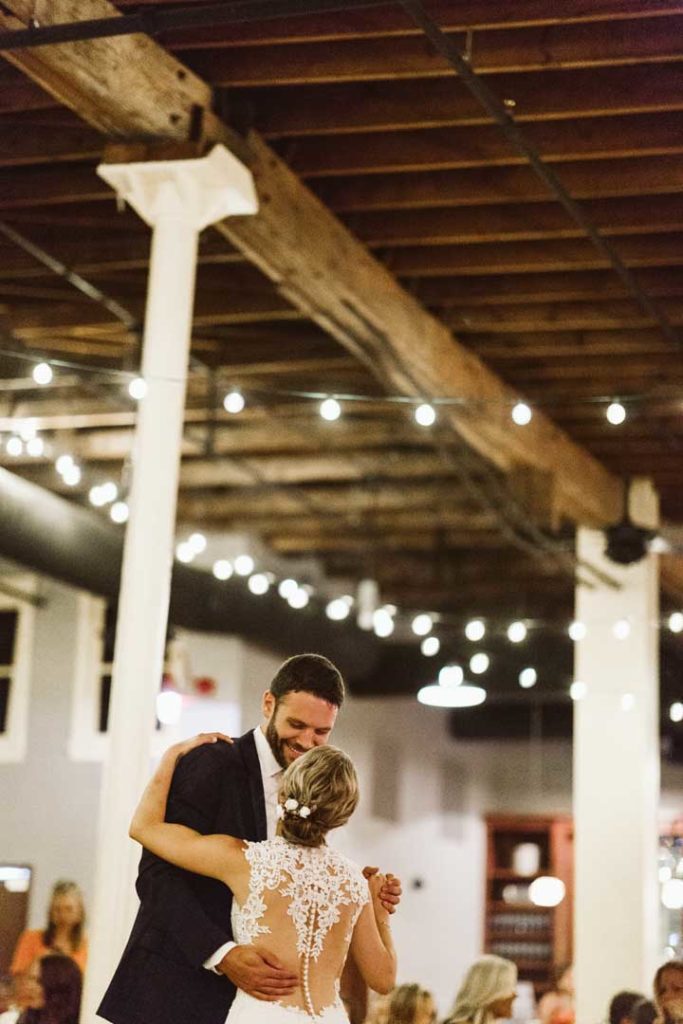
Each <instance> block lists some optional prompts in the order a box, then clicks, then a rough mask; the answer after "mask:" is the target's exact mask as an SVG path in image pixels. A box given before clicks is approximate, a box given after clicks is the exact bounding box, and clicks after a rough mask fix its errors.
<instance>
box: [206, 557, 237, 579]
mask: <svg viewBox="0 0 683 1024" xmlns="http://www.w3.org/2000/svg"><path fill="white" fill-rule="evenodd" d="M211 571H212V572H213V574H214V576H215V577H216V579H217V580H229V579H230V577H231V576H232V562H229V561H228V559H227V558H219V559H217V560H216V561H215V562H214V563H213V569H212V570H211Z"/></svg>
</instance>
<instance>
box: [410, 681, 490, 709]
mask: <svg viewBox="0 0 683 1024" xmlns="http://www.w3.org/2000/svg"><path fill="white" fill-rule="evenodd" d="M417 699H418V700H419V702H420V704H427V705H429V706H430V707H434V708H473V707H476V706H477V704H483V703H484V701H485V700H486V690H484V689H483V688H482V687H481V686H470V685H469V684H466V685H463V686H434V685H432V686H423V687H422V688H421V689H420V690H418V692H417Z"/></svg>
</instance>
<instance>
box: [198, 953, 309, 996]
mask: <svg viewBox="0 0 683 1024" xmlns="http://www.w3.org/2000/svg"><path fill="white" fill-rule="evenodd" d="M217 970H219V971H220V972H221V974H224V975H225V976H226V977H227V978H229V979H230V981H231V982H232V983H233V985H236V986H237V988H241V989H242V991H244V992H246V993H247V994H248V995H250V996H253V997H254V999H265V1000H266V1001H268V1002H273V1001H274V1000H276V999H281V998H282V997H283V996H288V995H291V993H292V992H293V991H294V989H295V988H296V987H297V986H298V984H299V978H298V976H297V975H296V974H292V972H291V971H289V970H288V969H287V968H286V967H283V965H282V964H281V963H280V961H279V960H278V958H277V957H276V956H273V954H272V953H265V952H263V953H259V952H258V950H256V949H254V947H253V946H233V947H232V949H231V950H229V951H228V952H227V953H226V954H225V956H224V957H223V959H222V960H221V962H220V963H219V964H218V966H217Z"/></svg>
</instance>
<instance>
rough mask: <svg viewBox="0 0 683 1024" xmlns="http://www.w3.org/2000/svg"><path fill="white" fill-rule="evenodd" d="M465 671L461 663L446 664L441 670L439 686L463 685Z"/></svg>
mask: <svg viewBox="0 0 683 1024" xmlns="http://www.w3.org/2000/svg"><path fill="white" fill-rule="evenodd" d="M464 680H465V673H464V672H463V670H462V668H461V667H460V665H444V667H443V668H442V669H441V671H440V672H439V686H461V685H462V683H463V682H464Z"/></svg>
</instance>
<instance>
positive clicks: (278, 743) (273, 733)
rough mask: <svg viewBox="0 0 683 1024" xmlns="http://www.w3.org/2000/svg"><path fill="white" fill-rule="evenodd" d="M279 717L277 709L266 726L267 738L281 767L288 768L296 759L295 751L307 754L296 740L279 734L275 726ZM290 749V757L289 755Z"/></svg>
mask: <svg viewBox="0 0 683 1024" xmlns="http://www.w3.org/2000/svg"><path fill="white" fill-rule="evenodd" d="M276 717H277V710H276V711H275V712H274V713H273V714H272V716H271V719H270V721H269V722H268V725H267V726H266V739H267V740H268V743H269V745H270V749H271V750H272V751H273V757H274V758H275V760H276V761H277V763H278V764H279V765H280V767H281V768H283V769H285V770H286V769H287V768H289V766H290V764H292V762H293V761H294V760H295V757H294V754H295V752H296V753H298V754H305V753H306V751H305V750H304V749H303V748H302V747H300V746H299V745H298V743H295V742H294V740H287V739H282V737H281V736H279V735H278V731H277V729H276V728H275V718H276ZM288 751H289V753H290V755H291V756H290V757H289V758H288V757H287V752H288Z"/></svg>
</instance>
